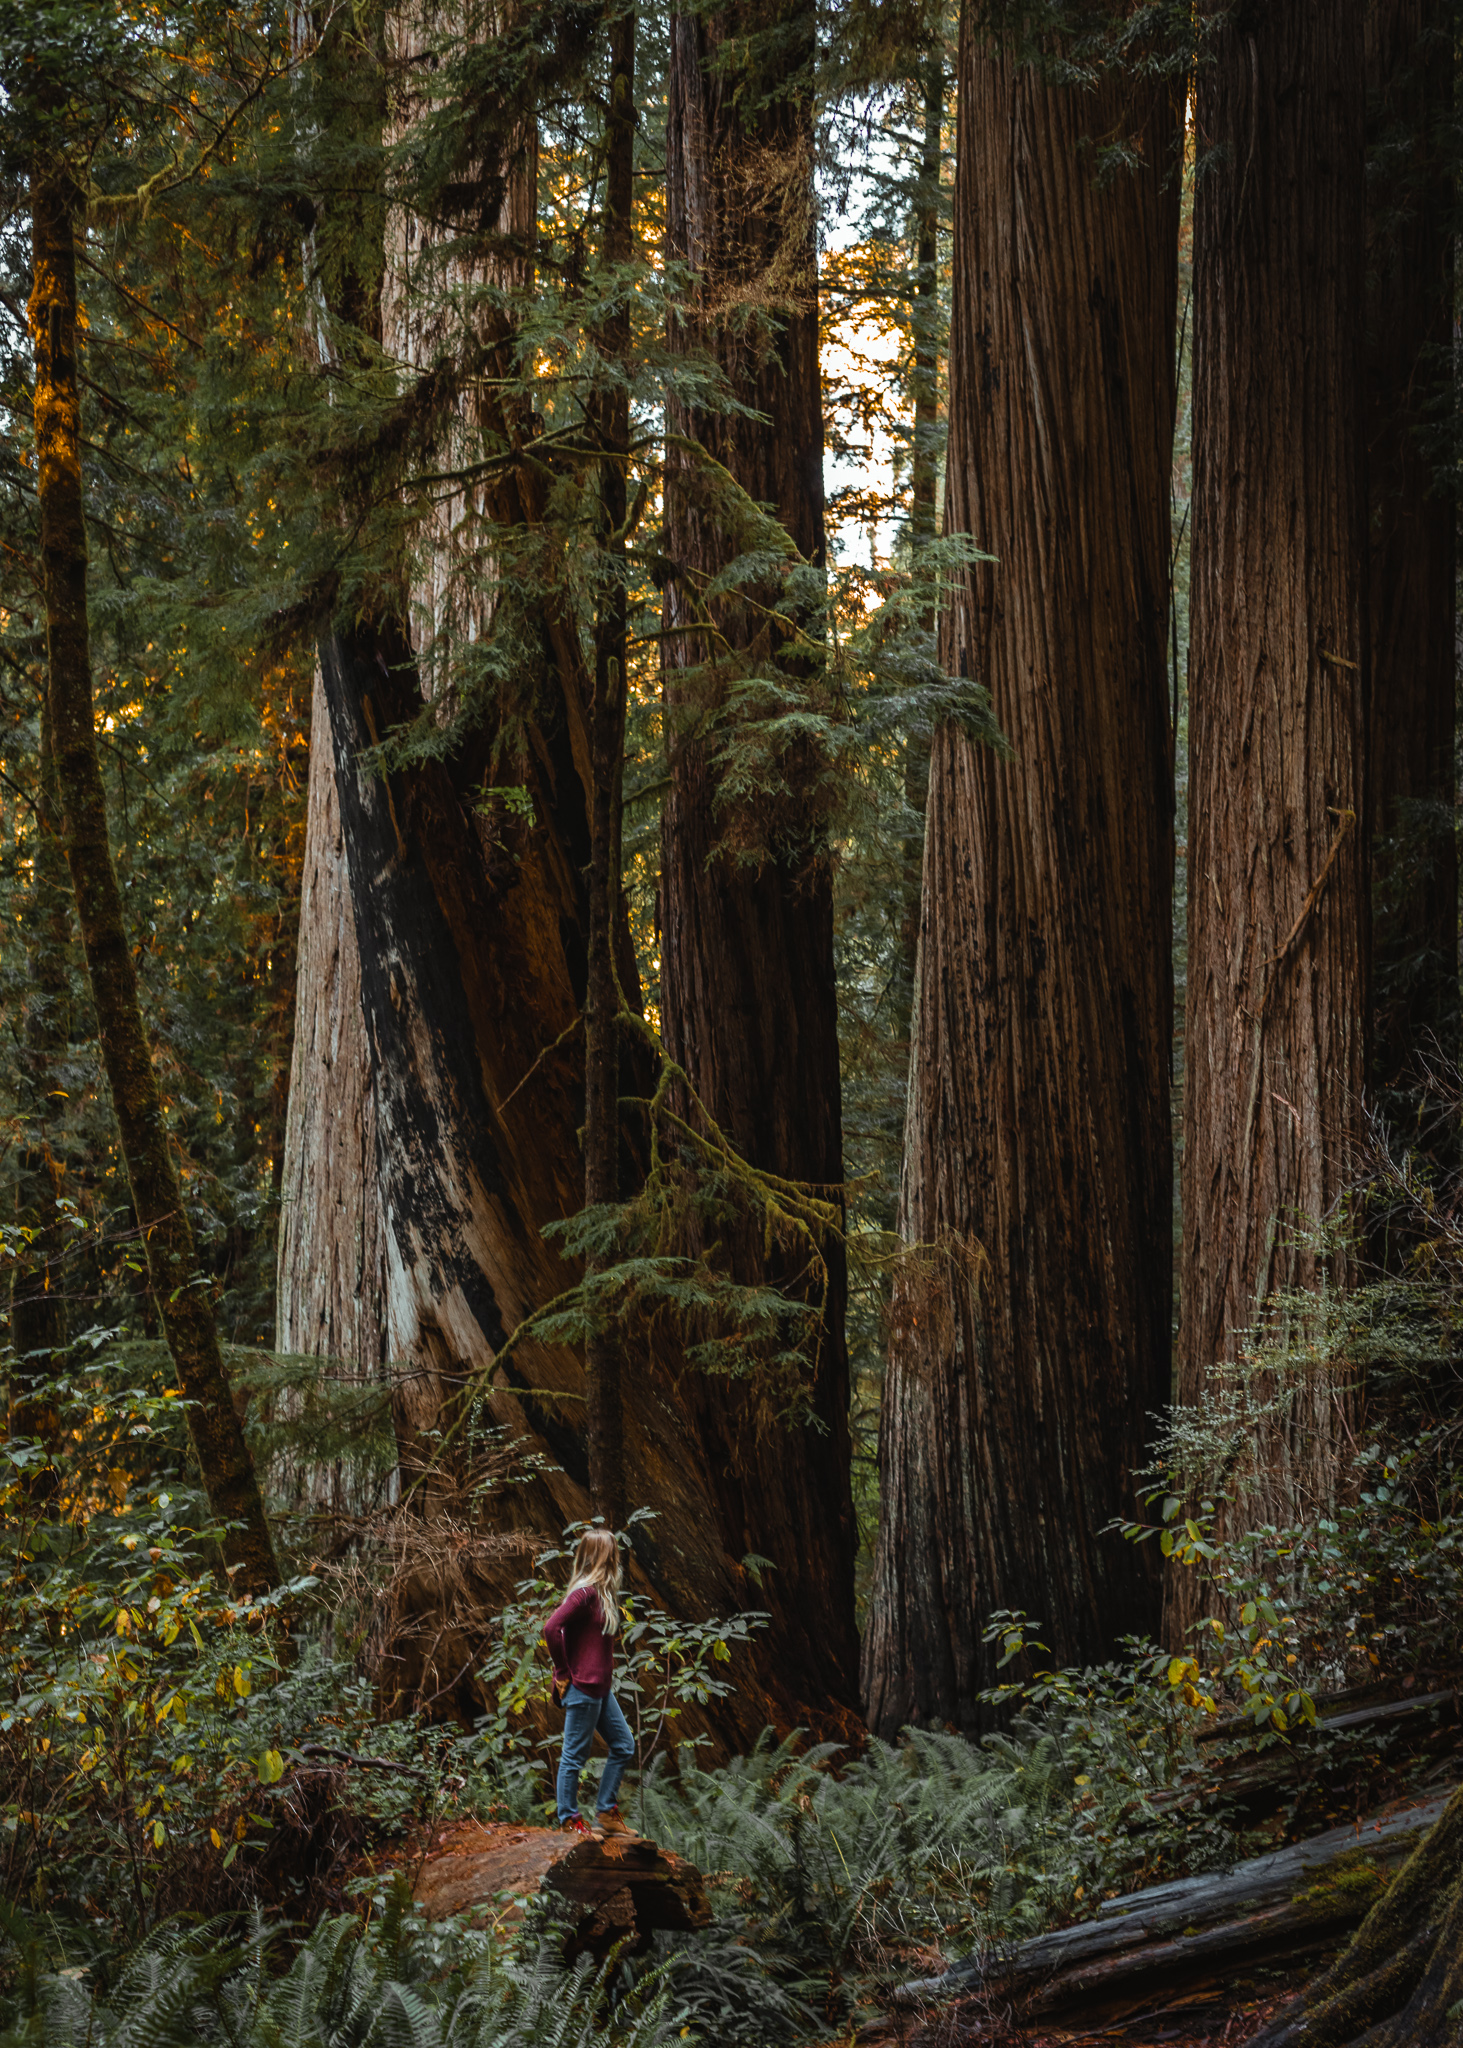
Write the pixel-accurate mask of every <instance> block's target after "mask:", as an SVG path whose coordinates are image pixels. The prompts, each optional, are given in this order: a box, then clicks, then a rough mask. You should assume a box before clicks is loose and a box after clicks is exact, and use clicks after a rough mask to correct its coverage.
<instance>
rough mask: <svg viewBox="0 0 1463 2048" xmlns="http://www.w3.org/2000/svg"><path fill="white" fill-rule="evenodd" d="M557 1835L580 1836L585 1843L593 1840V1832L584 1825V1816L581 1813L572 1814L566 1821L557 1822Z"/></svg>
mask: <svg viewBox="0 0 1463 2048" xmlns="http://www.w3.org/2000/svg"><path fill="white" fill-rule="evenodd" d="M559 1833H560V1834H561V1835H582V1836H583V1837H584V1839H585V1841H586V1842H592V1841H593V1840H594V1835H593V1832H592V1831H591V1830H590V1829H589V1828H587V1827H586V1826H585V1825H584V1815H583V1814H582V1813H574V1814H571V1815H570V1816H569V1818H568V1820H561V1821H560V1822H559Z"/></svg>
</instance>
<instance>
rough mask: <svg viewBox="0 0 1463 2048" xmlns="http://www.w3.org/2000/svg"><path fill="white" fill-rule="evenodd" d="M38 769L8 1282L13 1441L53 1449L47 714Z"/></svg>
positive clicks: (60, 897) (56, 1238) (57, 1028)
mask: <svg viewBox="0 0 1463 2048" xmlns="http://www.w3.org/2000/svg"><path fill="white" fill-rule="evenodd" d="M40 742H41V744H40V761H39V764H38V772H37V775H36V808H35V852H34V859H33V863H32V869H31V873H32V884H31V897H30V902H29V904H28V905H27V907H26V912H25V925H26V933H25V935H26V962H27V967H28V970H29V974H30V995H29V1000H28V1001H27V1004H26V1013H25V1025H24V1048H25V1051H24V1061H25V1075H26V1087H27V1091H28V1094H29V1098H30V1099H29V1104H28V1115H27V1117H26V1122H25V1127H24V1136H23V1138H22V1141H21V1145H20V1148H19V1156H18V1160H17V1172H16V1190H15V1220H16V1222H17V1223H19V1224H20V1225H21V1226H22V1227H23V1228H24V1229H25V1230H26V1231H27V1232H28V1233H29V1238H28V1241H27V1243H26V1244H25V1246H24V1247H23V1248H22V1249H21V1250H20V1251H19V1253H18V1254H17V1257H16V1260H15V1264H14V1267H13V1268H12V1270H11V1276H10V1345H11V1351H12V1354H13V1357H14V1368H13V1370H14V1379H13V1382H12V1399H11V1407H10V1417H9V1430H10V1434H11V1435H12V1436H16V1437H31V1438H34V1439H35V1440H36V1441H37V1442H38V1443H40V1444H42V1445H44V1446H45V1447H46V1448H47V1449H48V1450H49V1449H51V1448H52V1447H53V1445H54V1443H55V1441H56V1437H57V1433H58V1431H59V1428H60V1417H59V1414H58V1412H57V1409H56V1406H55V1403H54V1401H52V1400H51V1399H50V1397H49V1396H48V1395H47V1394H46V1393H45V1391H44V1388H45V1383H46V1382H47V1381H48V1380H49V1379H50V1378H51V1377H52V1375H53V1374H54V1372H55V1370H56V1355H57V1353H58V1352H59V1351H60V1350H61V1348H62V1346H63V1345H64V1344H65V1342H66V1314H65V1307H64V1301H63V1281H62V1264H61V1261H62V1257H63V1254H64V1251H65V1237H64V1231H63V1228H62V1222H61V1215H60V1211H59V1209H58V1206H57V1204H58V1202H59V1200H60V1196H61V1189H62V1180H63V1174H64V1167H63V1164H62V1161H61V1159H60V1157H59V1149H60V1141H61V1131H62V1123H63V1116H62V1113H61V1112H60V1109H59V1105H60V1103H61V1102H62V1101H63V1100H64V1095H62V1094H60V1093H58V1090H59V1085H60V1083H59V1075H58V1072H57V1055H58V1054H60V1053H64V1051H65V1049H66V1046H67V1043H68V1041H69V1039H70V1035H71V1033H70V1004H69V1000H68V996H69V991H68V986H67V977H66V945H67V938H68V934H69V925H70V919H69V917H68V915H67V893H68V892H67V883H66V858H65V855H64V854H63V852H62V850H61V817H60V805H59V802H58V798H57V791H56V760H55V751H54V749H53V747H52V745H51V713H50V708H49V706H48V705H47V703H46V702H45V700H44V698H43V699H42V702H41V710H40ZM28 1484H29V1488H30V1491H31V1493H32V1495H33V1497H36V1498H41V1497H49V1496H50V1494H51V1493H53V1492H54V1490H55V1474H54V1473H53V1472H52V1471H50V1469H49V1468H47V1469H46V1470H44V1471H37V1472H35V1473H34V1474H33V1475H30V1476H29V1478H28Z"/></svg>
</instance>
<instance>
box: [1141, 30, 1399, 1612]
mask: <svg viewBox="0 0 1463 2048" xmlns="http://www.w3.org/2000/svg"><path fill="white" fill-rule="evenodd" d="M1363 12H1364V10H1363V6H1362V4H1361V0H1324V4H1322V0H1284V4H1278V5H1272V6H1265V7H1246V8H1241V9H1239V10H1236V11H1235V13H1234V14H1233V15H1231V16H1229V17H1227V18H1226V17H1221V18H1220V19H1219V20H1218V22H1217V24H1216V25H1215V26H1214V28H1213V31H1212V34H1211V37H1210V40H1209V46H1208V47H1209V61H1208V62H1207V63H1206V64H1205V65H1204V66H1203V67H1202V68H1201V70H1200V73H1199V79H1198V87H1197V99H1196V104H1195V122H1196V128H1197V132H1198V134H1199V135H1200V137H1201V138H1202V140H1203V145H1204V147H1205V148H1206V150H1207V151H1208V152H1209V156H1208V159H1207V165H1208V167H1207V168H1206V170H1205V172H1204V175H1203V176H1202V177H1200V179H1199V180H1198V185H1197V191H1196V199H1195V217H1194V467H1193V539H1192V557H1191V560H1192V572H1191V573H1192V581H1191V592H1192V637H1191V645H1190V662H1189V744H1190V771H1189V819H1190V822H1189V988H1188V1017H1187V1024H1186V1036H1185V1045H1186V1052H1185V1103H1184V1166H1183V1195H1184V1247H1183V1269H1182V1293H1183V1304H1182V1324H1181V1335H1180V1356H1179V1398H1180V1400H1181V1401H1183V1402H1197V1401H1199V1400H1200V1399H1201V1398H1202V1396H1203V1395H1204V1394H1205V1392H1206V1389H1208V1388H1209V1387H1210V1386H1211V1384H1212V1375H1213V1373H1214V1370H1215V1368H1216V1367H1217V1366H1218V1365H1220V1364H1221V1362H1222V1361H1224V1360H1226V1359H1232V1358H1234V1357H1235V1355H1236V1353H1237V1350H1238V1348H1239V1346H1240V1344H1241V1342H1242V1338H1243V1333H1244V1332H1245V1331H1247V1330H1249V1329H1251V1328H1252V1327H1254V1326H1255V1324H1256V1319H1257V1315H1258V1313H1259V1309H1260V1305H1261V1304H1262V1303H1263V1302H1264V1301H1265V1299H1266V1297H1267V1296H1268V1295H1270V1294H1271V1293H1272V1291H1273V1290H1275V1289H1284V1288H1307V1287H1310V1286H1313V1285H1315V1284H1316V1283H1317V1281H1318V1280H1319V1278H1320V1277H1321V1275H1322V1273H1323V1271H1324V1272H1328V1273H1329V1275H1330V1277H1331V1280H1332V1281H1333V1282H1334V1283H1341V1282H1343V1281H1344V1279H1345V1274H1346V1265H1345V1261H1344V1259H1342V1258H1341V1257H1340V1256H1325V1257H1320V1256H1318V1255H1317V1254H1316V1253H1315V1252H1314V1250H1312V1249H1310V1248H1308V1247H1307V1245H1306V1243H1305V1242H1304V1240H1303V1236H1302V1233H1303V1231H1304V1230H1305V1228H1306V1227H1307V1226H1312V1227H1313V1226H1315V1225H1316V1224H1318V1223H1319V1222H1320V1221H1321V1219H1323V1218H1325V1217H1326V1216H1327V1215H1328V1214H1329V1213H1330V1212H1331V1211H1332V1209H1333V1207H1334V1205H1335V1203H1336V1200H1337V1197H1338V1195H1339V1194H1340V1192H1341V1189H1342V1187H1343V1185H1344V1181H1345V1175H1346V1161H1347V1152H1348V1133H1349V1131H1350V1129H1351V1127H1352V1125H1353V1123H1354V1121H1355V1119H1356V1118H1357V1116H1358V1114H1359V1111H1360V1105H1361V1096H1362V1088H1363V1084H1364V1082H1365V1079H1366V1035H1367V1033H1366V1023H1367V990H1366V962H1367V940H1368V933H1367V926H1368V915H1367V866H1368V863H1367V837H1368V835H1367V818H1366V809H1365V791H1364V773H1363V771H1364V763H1365V757H1366V746H1367V731H1368V720H1367V666H1368V640H1367V628H1366V577H1367V568H1366V487H1365V464H1364V451H1363V442H1362V432H1363V408H1362V381H1361V380H1362V323H1361V321H1360V320H1359V319H1358V317H1357V316H1358V309H1359V307H1360V306H1361V304H1362V271H1361V266H1362V250H1363V239H1362V230H1363V175H1362V142H1363V116H1364V96H1363V38H1362V28H1363ZM1350 1377H1351V1375H1350V1374H1348V1373H1346V1372H1345V1370H1344V1369H1343V1370H1342V1372H1341V1373H1340V1374H1339V1375H1337V1376H1333V1375H1330V1374H1327V1373H1325V1372H1315V1373H1311V1374H1310V1375H1308V1376H1307V1377H1306V1378H1305V1379H1304V1381H1303V1382H1300V1383H1298V1384H1297V1386H1296V1388H1295V1392H1294V1399H1293V1402H1292V1403H1290V1405H1289V1406H1288V1407H1287V1408H1286V1409H1285V1410H1284V1411H1283V1412H1280V1413H1277V1414H1275V1415H1274V1416H1272V1418H1271V1419H1270V1420H1269V1421H1268V1422H1267V1423H1265V1424H1263V1425H1262V1426H1261V1427H1260V1428H1259V1429H1258V1430H1257V1431H1255V1432H1254V1433H1253V1436H1252V1439H1251V1441H1250V1443H1249V1446H1248V1454H1247V1460H1246V1468H1247V1469H1242V1470H1237V1471H1236V1472H1235V1474H1234V1475H1233V1478H1234V1482H1235V1484H1234V1486H1233V1487H1232V1489H1231V1490H1237V1491H1239V1492H1241V1493H1242V1495H1243V1496H1244V1497H1243V1499H1242V1500H1241V1502H1240V1504H1238V1505H1237V1506H1236V1507H1235V1508H1234V1509H1233V1511H1232V1512H1230V1513H1229V1515H1228V1517H1227V1527H1228V1528H1229V1529H1230V1530H1231V1531H1236V1530H1239V1529H1241V1528H1243V1527H1244V1526H1245V1525H1246V1524H1247V1523H1253V1522H1257V1521H1258V1522H1269V1521H1276V1522H1279V1523H1281V1524H1282V1525H1283V1524H1285V1523H1287V1522H1290V1521H1293V1520H1295V1519H1297V1518H1298V1517H1300V1516H1302V1515H1306V1514H1310V1513H1314V1512H1316V1511H1318V1510H1321V1509H1322V1508H1323V1507H1324V1503H1325V1502H1326V1500H1327V1498H1328V1496H1329V1494H1330V1491H1331V1487H1332V1484H1333V1481H1334V1477H1335V1472H1336V1464H1337V1460H1338V1458H1339V1456H1340V1455H1341V1452H1342V1447H1343V1443H1344V1440H1345V1436H1346V1427H1347V1414H1346V1411H1347V1409H1348V1407H1349V1405H1350V1402H1351V1399H1352V1397H1351V1396H1350V1395H1348V1394H1347V1393H1346V1392H1344V1391H1343V1384H1342V1383H1343V1382H1344V1381H1345V1380H1346V1379H1348V1378H1350ZM1263 1391H1264V1389H1263V1387H1262V1389H1261V1392H1262V1393H1263ZM1198 1578H1199V1575H1198V1574H1197V1573H1195V1572H1184V1573H1182V1574H1178V1575H1176V1576H1175V1578H1174V1580H1173V1581H1172V1585H1171V1592H1170V1598H1169V1624H1168V1625H1169V1627H1170V1629H1171V1631H1172V1632H1173V1634H1174V1635H1175V1637H1176V1638H1177V1636H1178V1635H1180V1634H1181V1632H1182V1630H1183V1628H1184V1626H1185V1625H1186V1624H1187V1623H1188V1622H1189V1621H1190V1620H1191V1619H1192V1618H1193V1616H1194V1615H1195V1613H1196V1612H1197V1611H1198V1607H1199V1604H1200V1601H1201V1597H1202V1596H1201V1594H1200V1590H1199V1586H1198Z"/></svg>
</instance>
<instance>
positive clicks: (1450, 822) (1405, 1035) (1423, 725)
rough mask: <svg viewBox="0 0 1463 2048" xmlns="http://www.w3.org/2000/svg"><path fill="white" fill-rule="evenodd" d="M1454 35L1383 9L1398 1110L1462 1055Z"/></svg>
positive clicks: (1371, 219) (1382, 598) (1382, 827)
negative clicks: (1449, 428) (1448, 442)
mask: <svg viewBox="0 0 1463 2048" xmlns="http://www.w3.org/2000/svg"><path fill="white" fill-rule="evenodd" d="M1452 24H1453V15H1452V10H1451V8H1449V7H1447V6H1444V5H1442V4H1441V0H1370V4H1369V5H1368V7H1367V10H1366V62H1367V88H1368V100H1369V105H1368V129H1369V135H1368V174H1367V319H1366V357H1365V370H1366V407H1367V413H1366V440H1367V467H1368V495H1369V503H1370V521H1369V532H1368V540H1369V544H1370V576H1369V581H1368V589H1367V601H1368V605H1369V619H1368V634H1369V642H1370V649H1371V677H1370V682H1371V693H1372V694H1371V719H1370V762H1369V767H1370V774H1371V818H1372V830H1373V840H1372V845H1373V859H1374V887H1373V892H1372V903H1373V916H1374V922H1373V931H1372V946H1373V951H1372V961H1373V999H1374V1006H1375V1007H1374V1013H1373V1029H1374V1037H1373V1045H1372V1055H1373V1063H1372V1076H1373V1083H1374V1085H1375V1087H1376V1088H1377V1089H1378V1090H1379V1091H1380V1092H1381V1095H1382V1098H1383V1101H1384V1102H1386V1101H1388V1100H1391V1101H1392V1103H1393V1106H1394V1107H1395V1108H1397V1109H1398V1110H1401V1109H1402V1107H1403V1105H1402V1103H1401V1102H1400V1101H1398V1100H1397V1099H1396V1096H1395V1091H1396V1090H1397V1089H1398V1088H1399V1087H1400V1088H1402V1089H1404V1091H1405V1090H1406V1087H1407V1083H1408V1079H1409V1074H1411V1077H1412V1078H1413V1079H1414V1081H1415V1078H1416V1066H1415V1063H1416V1061H1417V1059H1418V1056H1419V1055H1421V1056H1422V1058H1423V1059H1426V1058H1428V1057H1429V1056H1430V1054H1432V1053H1433V1052H1434V1051H1438V1052H1441V1053H1442V1054H1443V1056H1444V1057H1445V1058H1449V1059H1451V1058H1455V1057H1456V1055H1457V1050H1458V854H1457V839H1456V822H1455V816H1454V788H1453V780H1454V777H1453V745H1454V725H1455V703H1454V700H1455V678H1454V672H1455V667H1456V661H1457V652H1456V646H1455V640H1454V635H1455V631H1456V625H1457V619H1456V613H1457V603H1456V591H1455V585H1456V576H1457V505H1456V501H1455V498H1454V495H1453V492H1452V489H1451V487H1450V486H1449V484H1448V483H1447V481H1446V480H1445V479H1444V478H1443V477H1441V475H1440V474H1439V469H1438V453H1437V450H1436V446H1435V443H1436V436H1437V432H1438V427H1439V424H1440V421H1441V420H1442V419H1443V418H1446V417H1449V416H1450V413H1451V406H1452V402H1453V401H1452V390H1451V386H1452V381H1453V368H1452V305H1453V234H1452V203H1453V192H1452V181H1451V178H1450V176H1449V173H1448V168H1447V165H1446V163H1445V162H1444V161H1443V150H1444V143H1443V132H1442V131H1443V127H1444V124H1445V123H1446V121H1447V120H1448V118H1449V116H1450V114H1451V111H1452V102H1453V69H1452V35H1453V26H1452ZM1430 441H1431V442H1432V443H1433V444H1434V445H1433V446H1432V447H1430V445H1429V444H1430Z"/></svg>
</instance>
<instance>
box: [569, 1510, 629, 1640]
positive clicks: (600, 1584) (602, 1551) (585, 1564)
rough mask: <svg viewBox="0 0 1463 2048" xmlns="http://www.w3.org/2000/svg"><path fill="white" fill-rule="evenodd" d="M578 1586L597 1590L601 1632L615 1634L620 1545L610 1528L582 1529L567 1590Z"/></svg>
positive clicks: (573, 1591) (617, 1622)
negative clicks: (582, 1532) (602, 1629)
mask: <svg viewBox="0 0 1463 2048" xmlns="http://www.w3.org/2000/svg"><path fill="white" fill-rule="evenodd" d="M581 1586H593V1588H594V1590H595V1592H596V1593H598V1595H599V1612H600V1621H601V1624H602V1626H603V1628H604V1632H605V1634H606V1635H607V1636H613V1635H618V1634H619V1630H620V1607H619V1600H618V1597H617V1596H618V1594H619V1591H620V1546H619V1544H618V1543H616V1541H615V1532H614V1530H613V1529H586V1530H585V1532H584V1534H583V1535H582V1536H581V1537H580V1539H579V1541H578V1543H577V1544H576V1545H575V1547H574V1567H573V1573H572V1576H571V1577H570V1580H569V1592H570V1593H575V1592H577V1591H578V1590H579V1588H580V1587H581ZM565 1598H566V1599H567V1598H568V1594H566V1595H565Z"/></svg>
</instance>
